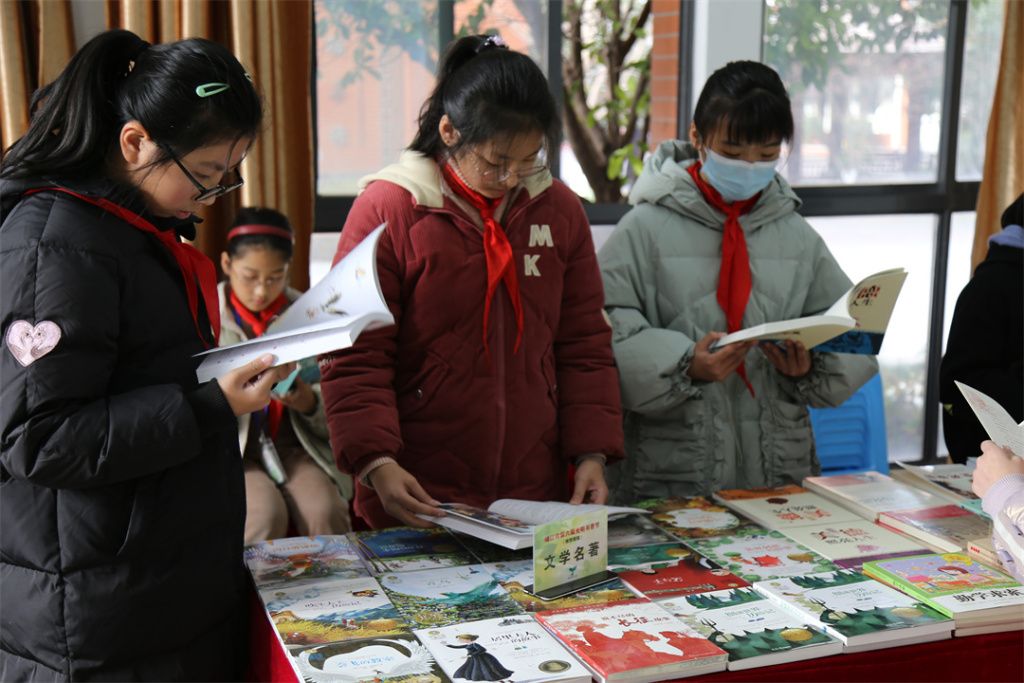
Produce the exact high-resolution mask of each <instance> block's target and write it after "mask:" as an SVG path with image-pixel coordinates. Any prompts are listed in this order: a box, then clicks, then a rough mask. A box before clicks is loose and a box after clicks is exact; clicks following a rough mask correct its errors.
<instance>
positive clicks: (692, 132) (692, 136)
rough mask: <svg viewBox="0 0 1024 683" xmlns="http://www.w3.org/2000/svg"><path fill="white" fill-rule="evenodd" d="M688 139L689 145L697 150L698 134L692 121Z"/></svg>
mask: <svg viewBox="0 0 1024 683" xmlns="http://www.w3.org/2000/svg"><path fill="white" fill-rule="evenodd" d="M689 138H690V144H691V145H693V146H694V147H697V148H699V147H700V145H699V144H697V143H698V141H699V140H700V135H698V133H697V124H696V123H694V122H693V121H690V131H689Z"/></svg>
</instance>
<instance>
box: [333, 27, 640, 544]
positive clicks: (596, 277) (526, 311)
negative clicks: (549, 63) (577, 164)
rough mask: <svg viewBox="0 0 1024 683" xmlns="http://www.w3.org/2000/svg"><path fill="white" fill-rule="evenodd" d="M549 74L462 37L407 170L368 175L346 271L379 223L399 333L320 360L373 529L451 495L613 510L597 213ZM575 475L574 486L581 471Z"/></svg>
mask: <svg viewBox="0 0 1024 683" xmlns="http://www.w3.org/2000/svg"><path fill="white" fill-rule="evenodd" d="M559 137H560V131H559V116H558V112H557V110H556V107H555V103H554V100H553V98H552V97H551V94H550V91H549V89H548V84H547V81H546V80H545V78H544V75H543V73H542V72H541V70H540V69H539V68H538V67H537V65H536V64H535V63H534V62H533V61H532V60H531V59H530V58H529V57H527V56H526V55H523V54H520V53H517V52H513V51H511V50H508V49H507V48H506V47H505V45H504V43H502V41H501V39H500V38H498V37H497V36H469V37H466V38H462V39H460V40H458V41H457V42H455V43H454V44H453V45H452V46H451V47H450V48H449V50H448V52H447V53H446V55H445V57H444V59H443V60H442V62H441V66H440V70H439V74H438V80H437V85H436V87H435V89H434V92H433V93H432V95H431V96H430V98H429V99H428V100H427V101H426V102H425V103H424V105H423V109H422V111H421V113H420V118H419V131H418V133H417V134H416V137H415V139H414V140H413V142H412V144H411V145H410V147H409V149H408V150H407V151H406V152H405V153H403V155H402V157H401V159H400V160H399V162H398V163H397V164H394V165H392V166H388V167H386V168H384V169H383V170H381V171H380V172H379V173H377V174H375V175H371V176H369V177H367V178H364V179H363V180H362V181H361V183H360V185H361V187H362V189H363V191H362V194H361V195H360V196H359V198H358V199H357V200H356V202H355V204H354V206H353V207H352V211H351V213H350V214H349V216H348V220H347V221H346V223H345V227H344V229H343V230H342V233H341V240H340V242H339V244H338V251H337V254H336V255H335V261H337V260H338V259H340V258H341V257H342V256H344V255H345V254H346V253H348V252H349V251H350V250H351V249H352V248H353V247H354V246H355V245H356V244H358V243H359V241H360V240H361V239H362V238H363V237H365V236H366V235H367V234H368V233H369V232H370V231H372V230H373V229H374V228H375V227H377V226H378V225H380V224H381V223H384V222H386V223H387V229H386V231H385V233H384V235H383V236H382V237H381V241H380V245H379V247H378V270H379V277H380V284H381V290H382V291H383V293H384V296H385V298H386V299H387V301H388V304H389V306H390V307H391V312H392V313H393V314H394V316H395V321H396V324H395V325H394V326H393V327H390V328H387V329H384V330H377V331H374V332H369V333H366V334H363V335H362V336H360V338H359V340H358V342H357V343H356V345H355V346H354V347H352V348H351V349H347V350H345V351H342V352H338V353H336V354H332V355H330V356H327V357H325V358H322V359H321V369H322V374H323V382H322V388H323V395H324V404H325V407H326V410H327V419H328V423H329V425H330V432H331V442H332V445H333V448H334V453H335V456H336V458H337V460H338V464H339V466H340V467H341V468H342V469H343V470H346V471H348V472H351V473H352V474H353V475H355V476H356V477H357V480H358V483H357V486H356V496H355V509H356V512H357V513H358V514H359V515H360V516H361V517H363V518H364V519H365V520H366V521H367V522H368V523H369V524H370V526H373V527H381V526H388V525H393V524H395V523H396V522H401V523H405V524H410V525H415V526H425V525H427V524H428V522H425V521H423V520H422V519H421V518H419V517H417V516H416V515H417V513H419V514H426V515H439V514H442V513H441V511H440V510H439V509H438V508H437V507H436V506H437V504H438V501H443V502H461V503H467V504H470V505H478V506H483V507H486V506H487V505H489V504H490V503H491V502H492V501H494V500H495V499H497V498H523V499H531V500H566V499H568V500H570V502H577V503H578V502H582V501H584V500H589V501H590V502H598V503H602V502H604V500H605V498H606V496H607V486H606V485H605V479H604V464H605V462H606V461H607V460H610V459H617V458H620V457H621V456H622V427H621V412H620V407H619V390H618V384H617V376H616V371H615V366H614V362H613V359H612V353H611V346H610V342H611V332H610V329H609V327H608V325H607V323H606V322H605V319H604V317H603V315H602V312H601V310H602V304H603V299H604V296H603V291H602V287H601V279H600V274H599V271H598V268H597V262H596V259H595V256H594V246H593V242H592V240H591V236H590V228H589V226H588V224H587V220H586V217H585V215H584V212H583V207H582V206H581V204H580V201H579V199H578V198H577V197H576V195H575V194H573V193H572V191H571V190H569V189H568V188H567V187H566V186H565V185H563V184H562V183H561V182H559V181H558V180H555V179H553V178H552V177H551V173H550V172H549V170H548V167H547V159H548V158H549V156H550V155H551V154H554V153H557V150H558V145H559ZM570 465H575V475H574V480H573V483H572V486H571V487H570V486H568V485H567V477H566V471H567V470H568V468H569V466H570Z"/></svg>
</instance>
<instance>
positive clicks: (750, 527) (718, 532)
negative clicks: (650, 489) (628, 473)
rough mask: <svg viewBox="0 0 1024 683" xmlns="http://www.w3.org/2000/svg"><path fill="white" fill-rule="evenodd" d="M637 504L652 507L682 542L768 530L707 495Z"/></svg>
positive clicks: (655, 519)
mask: <svg viewBox="0 0 1024 683" xmlns="http://www.w3.org/2000/svg"><path fill="white" fill-rule="evenodd" d="M636 506H637V507H638V508H642V509H644V510H650V512H651V521H652V522H654V523H655V524H657V525H658V526H660V527H661V528H662V529H664V530H665V531H667V532H668V533H669V534H671V535H672V536H674V537H676V538H678V539H680V540H682V541H686V540H687V539H690V538H712V537H715V536H738V535H742V534H760V533H763V532H764V527H762V526H760V525H758V524H755V523H754V522H753V521H751V520H749V519H747V518H746V517H744V516H742V515H738V514H736V513H735V512H733V511H732V510H730V509H729V508H727V507H725V506H723V505H719V504H718V503H714V502H712V501H710V500H708V499H707V498H705V497H703V496H692V497H689V498H652V499H650V500H644V501H641V502H639V503H637V504H636Z"/></svg>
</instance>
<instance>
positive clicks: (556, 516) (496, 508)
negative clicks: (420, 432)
mask: <svg viewBox="0 0 1024 683" xmlns="http://www.w3.org/2000/svg"><path fill="white" fill-rule="evenodd" d="M439 507H440V508H441V509H442V510H444V511H445V515H444V516H443V517H431V516H429V515H417V516H418V517H422V518H423V519H425V520H427V521H430V522H433V523H434V524H437V525H439V526H443V527H447V528H449V529H451V530H453V531H461V532H462V533H464V534H469V535H470V536H475V537H476V538H479V539H482V540H485V541H488V542H490V543H494V544H496V545H500V546H502V547H505V548H510V549H512V550H519V549H520V548H528V547H530V546H532V545H533V527H534V526H535V525H537V524H546V523H548V522H556V521H558V520H561V519H568V518H569V517H575V516H577V515H582V514H585V513H587V512H593V511H595V510H607V511H608V518H609V519H613V518H615V517H621V516H623V515H628V514H634V513H638V514H649V513H650V511H649V510H641V509H639V508H626V507H613V506H610V505H596V504H590V503H583V504H580V505H570V504H569V503H559V502H552V501H547V502H538V501H532V500H514V499H511V498H503V499H501V500H496V501H494V502H493V503H491V505H490V507H488V508H487V509H486V510H484V509H482V508H478V507H473V506H472V505H464V504H462V503H442V504H441V505H440V506H439Z"/></svg>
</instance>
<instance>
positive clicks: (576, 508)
mask: <svg viewBox="0 0 1024 683" xmlns="http://www.w3.org/2000/svg"><path fill="white" fill-rule="evenodd" d="M487 509H488V510H490V511H491V512H494V513H496V514H499V515H504V516H505V517H512V518H513V519H518V520H521V521H523V522H526V523H527V524H546V523H548V522H557V521H558V520H561V519H568V518H570V517H576V516H577V515H582V514H586V513H588V512H594V511H596V510H607V511H608V517H609V518H611V517H614V516H616V515H627V514H650V511H649V510H641V509H639V508H626V507H614V506H611V505H594V504H591V503H582V504H580V505H570V504H569V503H559V502H554V501H547V502H538V501H534V500H516V499H514V498H502V499H501V500H496V501H494V502H493V503H491V504H490V506H489V507H488V508H487Z"/></svg>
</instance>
